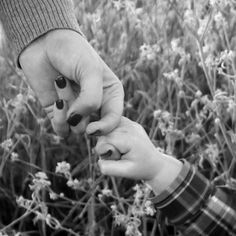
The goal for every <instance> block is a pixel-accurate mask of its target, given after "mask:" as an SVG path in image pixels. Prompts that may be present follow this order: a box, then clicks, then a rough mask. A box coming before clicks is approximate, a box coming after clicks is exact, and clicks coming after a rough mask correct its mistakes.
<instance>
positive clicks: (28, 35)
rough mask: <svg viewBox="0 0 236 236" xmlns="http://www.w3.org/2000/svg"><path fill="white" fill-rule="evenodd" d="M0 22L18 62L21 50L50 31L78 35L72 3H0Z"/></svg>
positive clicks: (29, 0) (40, 0) (2, 0)
mask: <svg viewBox="0 0 236 236" xmlns="http://www.w3.org/2000/svg"><path fill="white" fill-rule="evenodd" d="M0 18H1V20H2V22H3V25H4V28H5V30H6V34H7V36H8V38H9V40H10V41H11V42H12V44H13V47H14V48H15V50H16V53H17V54H16V55H17V62H18V58H19V56H20V54H21V52H22V51H23V50H24V48H26V47H27V46H28V45H29V44H30V43H31V42H32V41H34V40H35V39H37V38H39V37H40V36H42V35H44V34H45V33H47V32H49V31H51V30H54V29H71V30H74V31H77V32H79V33H81V31H80V29H79V25H78V23H77V20H76V17H75V14H74V7H73V2H72V0H0ZM81 34H82V33H81Z"/></svg>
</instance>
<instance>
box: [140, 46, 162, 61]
mask: <svg viewBox="0 0 236 236" xmlns="http://www.w3.org/2000/svg"><path fill="white" fill-rule="evenodd" d="M139 50H140V58H141V59H143V60H147V61H153V60H155V59H156V54H157V53H158V52H160V46H159V45H158V44H153V45H148V44H143V45H142V46H141V47H140V48H139Z"/></svg>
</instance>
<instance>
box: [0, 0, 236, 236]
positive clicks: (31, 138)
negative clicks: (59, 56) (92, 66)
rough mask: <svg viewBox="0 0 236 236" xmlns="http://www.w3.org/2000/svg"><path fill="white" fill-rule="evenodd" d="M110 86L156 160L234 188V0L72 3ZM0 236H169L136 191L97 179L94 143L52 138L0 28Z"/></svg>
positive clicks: (135, 186) (122, 182)
mask: <svg viewBox="0 0 236 236" xmlns="http://www.w3.org/2000/svg"><path fill="white" fill-rule="evenodd" d="M74 6H75V12H76V16H77V19H78V22H79V24H80V26H81V29H82V31H83V32H84V34H85V35H86V37H87V39H88V41H89V42H90V43H91V45H92V46H93V47H94V48H95V49H96V50H97V52H98V53H99V54H100V56H101V57H102V58H103V59H104V60H105V62H106V63H107V64H108V65H109V66H110V67H111V68H112V70H113V71H114V72H115V74H116V75H117V76H118V77H119V78H120V80H121V81H122V83H123V86H124V90H125V107H124V115H125V116H127V117H129V118H130V119H132V120H134V121H137V122H138V123H140V124H141V125H142V126H143V127H144V128H145V130H146V132H147V133H148V135H149V137H150V138H151V140H152V141H153V143H154V144H155V145H156V146H157V148H159V149H160V150H161V151H163V152H165V153H168V154H170V155H173V156H175V157H176V158H185V159H187V160H188V161H189V162H191V163H192V164H194V165H195V166H196V168H198V169H199V170H200V171H201V172H202V173H203V174H204V175H205V176H206V177H207V178H209V179H210V180H211V181H212V182H215V184H217V185H225V186H228V187H229V188H233V189H235V188H236V177H235V175H236V172H235V160H236V155H235V150H236V145H235V144H236V132H235V131H236V125H235V120H236V64H235V49H236V34H235V32H236V3H235V1H234V0H210V1H206V0H198V1H195V0H185V1H179V0H149V1H145V0H116V1H108V0H86V1H85V0H74ZM0 41H1V43H0V83H1V86H0V157H1V159H0V209H1V210H0V235H18V236H19V235H43V236H45V235H82V236H83V235H89V236H95V235H100V236H106V235H107V236H122V235H127V236H139V235H143V236H154V235H160V236H164V235H167V236H172V235H179V234H178V233H177V230H176V229H175V227H173V226H171V225H170V224H169V223H168V221H167V220H166V219H165V218H164V217H163V216H162V215H161V213H160V212H158V211H156V210H155V209H154V208H153V206H152V205H151V202H150V201H149V200H148V198H149V196H150V189H148V187H147V186H145V184H144V183H142V182H135V181H131V180H127V179H119V178H110V177H105V176H102V175H101V174H100V171H99V168H98V166H97V157H96V155H95V154H94V151H93V147H94V145H95V143H96V140H95V138H91V137H87V136H86V135H84V136H81V137H78V136H76V135H71V137H69V138H68V139H66V140H65V139H61V138H60V137H58V136H56V135H55V133H54V132H53V130H52V127H51V124H50V121H49V120H48V118H47V117H46V114H45V113H44V112H43V110H42V109H41V106H40V104H39V102H38V101H37V99H36V98H35V96H34V93H33V92H32V91H31V89H30V88H29V87H28V85H27V84H26V82H25V78H24V75H23V73H22V72H21V71H20V70H19V69H17V68H16V65H15V62H14V60H13V57H14V52H13V51H12V49H11V45H10V43H11V42H9V41H8V40H7V39H6V38H5V36H4V31H3V29H2V28H1V26H0Z"/></svg>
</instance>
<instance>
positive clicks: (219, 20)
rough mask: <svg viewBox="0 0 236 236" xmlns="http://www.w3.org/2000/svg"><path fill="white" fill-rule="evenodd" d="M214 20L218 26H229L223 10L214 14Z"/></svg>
mask: <svg viewBox="0 0 236 236" xmlns="http://www.w3.org/2000/svg"><path fill="white" fill-rule="evenodd" d="M214 21H215V23H216V28H217V29H220V28H221V27H227V22H226V20H225V18H224V16H223V15H222V13H221V12H218V13H217V14H216V15H215V16H214Z"/></svg>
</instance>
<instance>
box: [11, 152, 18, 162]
mask: <svg viewBox="0 0 236 236" xmlns="http://www.w3.org/2000/svg"><path fill="white" fill-rule="evenodd" d="M10 159H11V161H12V162H15V161H18V160H19V154H18V153H16V152H12V153H11V157H10Z"/></svg>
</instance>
